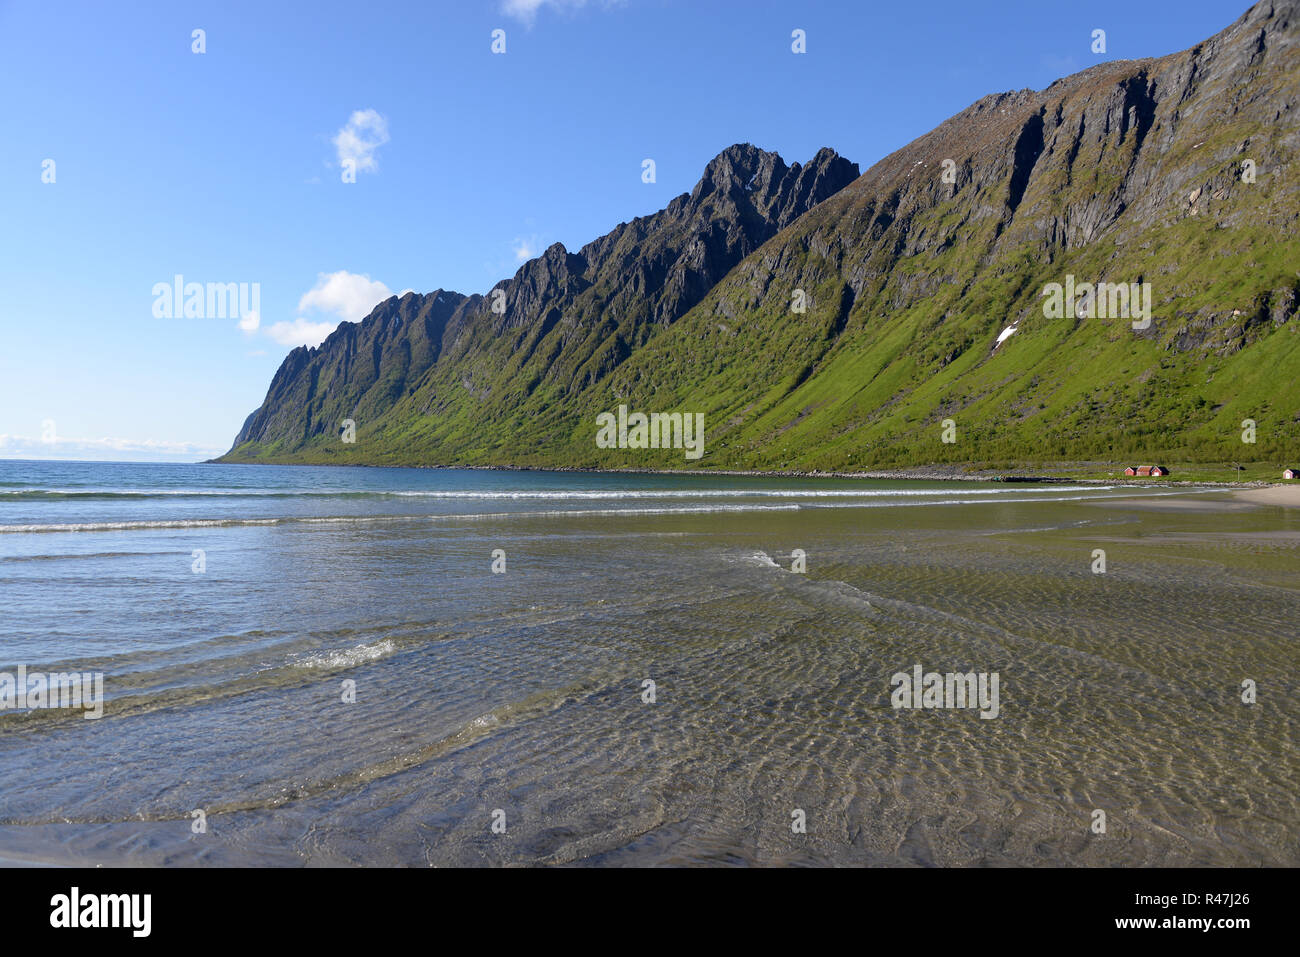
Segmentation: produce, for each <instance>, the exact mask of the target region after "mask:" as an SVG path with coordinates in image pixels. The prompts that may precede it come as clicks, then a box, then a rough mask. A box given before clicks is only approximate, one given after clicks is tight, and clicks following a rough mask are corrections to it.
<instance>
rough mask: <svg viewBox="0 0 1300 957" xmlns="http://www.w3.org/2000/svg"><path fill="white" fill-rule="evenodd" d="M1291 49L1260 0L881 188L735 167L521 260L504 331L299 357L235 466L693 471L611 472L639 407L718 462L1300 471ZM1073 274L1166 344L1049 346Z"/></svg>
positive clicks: (461, 323)
mask: <svg viewBox="0 0 1300 957" xmlns="http://www.w3.org/2000/svg"><path fill="white" fill-rule="evenodd" d="M1298 30H1300V17H1298V16H1297V2H1296V0H1285V2H1281V0H1279V2H1269V0H1265V2H1262V3H1258V4H1256V5H1255V6H1253V7H1252V8H1250V10H1248V11H1246V13H1245V14H1243V15H1242V16H1241V17H1240V18H1238V19H1237V20H1236V21H1235V22H1234V23H1233V24H1231V25H1230V26H1229V27H1227V28H1225V29H1224V30H1223V31H1220V33H1218V34H1216V35H1215V36H1214V37H1211V38H1209V39H1208V40H1206V41H1203V42H1202V43H1199V44H1197V45H1195V46H1194V47H1192V48H1189V49H1188V50H1185V51H1181V52H1179V53H1175V54H1170V55H1168V56H1164V57H1154V58H1145V59H1137V60H1123V61H1108V62H1106V63H1102V64H1098V65H1097V66H1094V67H1091V68H1089V69H1088V70H1085V71H1082V72H1080V73H1076V74H1073V75H1072V76H1069V77H1065V78H1062V79H1060V80H1057V81H1055V82H1053V83H1052V84H1050V85H1049V86H1048V87H1046V88H1045V89H1043V90H1041V91H1030V90H1021V91H1017V92H1011V93H1000V94H990V95H988V96H985V97H981V98H980V99H978V100H976V101H975V102H974V103H972V104H971V105H970V106H968V107H967V108H966V109H965V110H963V111H961V112H959V113H957V114H955V115H954V116H953V117H950V118H949V119H948V120H945V121H944V122H943V123H941V124H939V125H938V126H937V127H935V129H934V130H931V131H930V132H929V133H926V134H923V135H922V136H921V137H918V138H917V139H916V140H914V141H913V142H912V143H909V144H907V145H906V146H904V147H902V148H900V149H899V150H896V151H894V152H893V153H891V154H889V155H888V156H886V157H884V158H882V159H881V160H880V161H879V162H877V163H875V164H874V165H873V166H871V168H869V169H868V170H867V171H866V172H865V173H863V174H862V175H861V176H858V175H856V173H857V167H856V164H848V166H845V165H844V164H847V161H846V160H843V159H842V158H841V157H838V156H837V155H836V154H834V153H833V151H829V150H823V151H820V152H819V153H818V154H817V156H815V157H814V159H813V160H812V161H810V162H809V163H808V164H806V165H805V166H802V167H801V166H800V165H799V164H794V165H792V166H789V167H786V166H785V163H784V161H783V160H781V158H780V157H779V156H777V155H776V154H774V153H767V152H766V151H762V150H758V149H757V148H756V147H753V146H750V145H749V144H737V145H736V146H733V147H729V148H728V149H727V150H724V151H722V153H720V154H719V155H718V156H717V157H715V158H714V160H712V161H711V162H710V163H709V164H708V166H706V169H705V173H704V175H703V176H702V177H701V179H700V181H699V183H697V185H696V187H695V188H694V189H693V190H692V191H691V193H684V194H681V195H680V196H678V197H676V198H674V199H673V200H672V201H671V202H670V203H669V204H668V206H667V207H665V209H664V210H661V211H660V212H659V213H655V214H652V215H651V216H649V217H639V218H638V219H634V220H633V221H632V222H631V223H622V224H619V225H618V226H617V227H615V228H614V229H613V230H611V231H610V232H609V233H607V234H606V235H605V236H603V237H600V238H599V239H597V240H593V241H592V242H591V243H588V244H587V245H585V246H583V247H582V249H581V250H579V251H578V253H570V252H568V251H567V250H566V249H564V247H563V246H561V245H559V244H555V245H553V246H552V247H550V248H549V249H548V250H546V251H545V252H544V253H543V254H542V256H540V257H538V258H537V259H535V260H532V261H530V262H529V263H526V264H524V266H522V267H521V268H520V270H519V271H518V272H517V273H516V274H515V277H514V278H513V279H511V280H506V281H504V282H503V283H499V284H498V286H497V287H496V289H497V290H501V291H502V293H503V294H504V300H505V313H504V315H501V316H496V317H495V318H494V317H493V314H492V313H491V311H490V301H491V300H490V296H491V294H489V297H482V296H469V297H460V298H459V299H456V300H455V302H454V304H452V305H451V308H450V310H449V311H447V310H443V311H446V312H447V314H446V316H445V318H443V311H439V310H437V309H435V308H434V304H431V303H430V302H429V298H430V297H435V296H436V297H444V296H446V297H456V296H459V294H454V293H448V292H446V291H443V290H438V291H435V293H431V294H429V296H425V297H419V296H418V295H417V294H408V295H407V296H406V297H402V298H401V299H397V298H396V297H394V298H393V299H389V300H386V301H385V302H384V303H380V304H379V305H378V306H377V307H376V308H375V310H374V311H373V312H372V313H371V315H370V316H369V317H367V318H366V320H364V321H363V322H362V323H360V324H344V326H348V327H351V328H350V331H345V328H344V326H340V328H339V330H336V331H335V332H334V333H332V334H331V336H330V337H329V338H328V339H327V340H326V341H325V343H323V344H322V346H321V347H320V349H319V350H317V351H305V352H300V350H294V352H292V353H290V355H289V357H287V358H286V360H285V362H284V364H283V365H282V366H281V368H280V370H279V371H278V372H277V373H276V376H275V378H274V379H273V381H272V385H271V388H270V389H269V390H268V396H267V400H266V401H265V402H264V403H263V405H262V407H261V408H259V409H258V410H257V411H255V412H254V413H253V414H252V415H251V416H250V417H249V419H248V420H247V421H246V423H245V425H244V428H243V429H241V431H240V434H239V436H238V437H237V440H236V442H235V445H234V447H233V448H232V450H231V452H230V453H227V455H226V456H224V457H223V459H222V460H223V461H314V462H358V463H370V464H440V465H454V464H474V465H493V464H495V465H535V466H540V465H557V464H559V465H576V466H584V467H647V468H674V467H684V466H685V464H686V463H684V462H682V461H681V460H680V459H674V458H672V457H671V456H670V454H667V453H660V452H656V453H653V454H652V453H650V452H643V453H640V454H637V453H635V452H633V453H629V451H628V450H601V449H598V448H597V447H596V446H595V444H594V442H593V440H592V436H593V434H594V426H593V425H592V424H591V423H592V422H593V417H594V415H595V414H597V413H598V412H600V411H605V410H608V409H611V408H613V407H614V406H616V405H617V404H620V403H631V404H632V405H634V406H635V407H638V408H645V409H647V410H663V411H668V410H669V409H670V408H692V409H699V410H701V411H704V412H705V413H706V414H707V415H708V421H709V425H708V450H709V451H708V453H707V454H706V455H705V457H704V459H702V460H701V461H700V462H699V463H696V464H697V465H699V466H705V467H708V466H713V467H721V468H790V467H797V468H805V469H812V468H819V469H824V470H842V469H852V468H868V467H882V466H896V465H899V464H919V463H923V462H951V461H975V460H980V461H1016V460H1022V459H1024V458H1025V457H1026V456H1028V455H1035V456H1037V457H1040V458H1052V457H1081V456H1103V457H1118V456H1122V455H1133V454H1149V455H1163V456H1167V457H1178V458H1181V459H1182V460H1185V461H1194V460H1204V461H1222V460H1225V459H1229V458H1232V457H1242V456H1244V455H1246V454H1248V453H1247V450H1243V449H1242V448H1241V443H1240V441H1237V439H1238V435H1237V433H1238V432H1240V426H1239V425H1238V424H1237V423H1239V422H1240V421H1242V420H1243V419H1245V418H1250V419H1252V420H1254V421H1257V422H1258V423H1259V424H1260V428H1259V433H1260V435H1259V441H1258V443H1257V445H1256V447H1255V448H1254V449H1252V450H1249V452H1250V453H1254V454H1257V455H1279V454H1287V455H1293V454H1295V452H1296V451H1297V450H1298V449H1300V425H1298V424H1297V421H1296V417H1295V416H1294V413H1295V410H1296V406H1297V404H1300V402H1297V399H1300V394H1298V393H1297V391H1296V390H1297V386H1296V385H1295V384H1294V383H1295V381H1296V375H1295V373H1296V372H1300V337H1297V336H1296V333H1295V330H1296V328H1297V326H1300V324H1297V323H1295V322H1293V321H1292V320H1293V318H1294V317H1295V314H1296V305H1297V301H1298V300H1300V274H1298V273H1296V271H1295V268H1294V266H1295V263H1297V262H1300V248H1297V245H1296V240H1295V239H1294V238H1293V237H1294V235H1295V226H1296V223H1297V219H1298V218H1300V196H1298V195H1297V190H1296V188H1295V186H1294V185H1291V184H1290V183H1289V182H1288V181H1289V180H1291V179H1292V178H1293V177H1291V176H1290V175H1288V171H1289V170H1290V169H1291V164H1290V162H1289V158H1290V156H1292V155H1294V151H1295V147H1296V146H1298V145H1300V129H1298V128H1300V124H1298V123H1297V119H1296V118H1297V113H1296V110H1295V105H1296V103H1297V99H1300V62H1298V57H1300V53H1298V50H1300V47H1298V45H1297V31H1298ZM945 160H948V161H950V163H951V167H946V166H945V164H944V161H945ZM1246 160H1250V161H1251V162H1252V163H1254V164H1255V166H1256V167H1257V168H1258V170H1259V175H1258V179H1257V180H1256V181H1255V182H1251V183H1247V182H1245V180H1244V176H1243V172H1242V169H1243V167H1242V163H1243V162H1244V161H1246ZM849 167H851V170H852V172H853V174H854V175H853V176H852V177H849V176H848V173H849V171H850V170H849ZM945 170H947V171H949V172H950V178H951V180H952V181H951V182H946V181H945V177H944V176H943V175H941V174H942V172H943V171H945ZM751 187H752V188H751ZM752 193H757V195H756V196H752V195H750V194H752ZM1198 257H1200V258H1199V259H1198ZM1200 262H1208V263H1212V268H1211V269H1208V270H1206V269H1199V270H1198V268H1197V266H1198V263H1200ZM593 264H594V265H593ZM1071 270H1072V272H1071ZM1067 274H1068V275H1071V276H1074V275H1076V274H1077V275H1078V276H1079V277H1086V278H1087V279H1088V281H1092V282H1099V281H1112V282H1116V281H1121V280H1122V281H1124V282H1131V281H1149V282H1150V284H1151V286H1152V288H1153V289H1154V290H1155V294H1156V295H1155V298H1156V303H1157V305H1156V309H1155V315H1154V316H1153V317H1152V321H1151V323H1150V326H1149V328H1147V329H1144V330H1140V331H1139V330H1130V329H1124V328H1121V327H1120V326H1119V325H1117V324H1114V323H1111V324H1109V325H1104V324H1103V323H1102V321H1099V320H1089V319H1075V320H1073V321H1071V320H1054V321H1053V322H1052V323H1049V322H1046V321H1044V320H1043V319H1042V318H1041V317H1040V315H1039V314H1040V313H1041V302H1040V290H1041V289H1042V288H1043V287H1044V285H1045V284H1046V283H1049V282H1060V281H1061V280H1062V279H1063V277H1064V276H1065V275H1067ZM796 290H798V291H800V292H802V293H803V295H804V298H805V300H806V309H805V311H803V312H793V311H792V310H791V308H790V306H791V297H792V296H793V294H794V293H795V291H796ZM494 291H495V290H494ZM440 301H441V300H440ZM445 305H446V303H444V306H445ZM367 324H369V325H367ZM1012 327H1014V331H1013V332H1012V333H1011V334H1010V335H1009V337H1006V338H1004V339H1003V340H1000V341H997V342H996V343H995V342H994V340H995V337H997V336H998V335H999V334H1000V332H1003V331H1005V329H1006V328H1012ZM362 329H364V330H366V334H365V336H363V337H361V339H358V338H357V336H358V330H362ZM401 330H408V332H406V333H401ZM399 333H401V334H399ZM336 337H338V338H337V339H336ZM434 338H437V343H436V344H435V343H434V341H433V340H434ZM362 340H364V341H362ZM408 340H409V341H408ZM361 352H365V353H367V356H368V360H367V359H366V357H362V358H357V356H358V355H359V354H360V353H361ZM1243 354H1244V355H1245V356H1246V358H1247V359H1249V361H1243V360H1242V356H1243ZM1270 367H1271V368H1272V369H1273V370H1275V376H1274V377H1273V378H1272V379H1271V380H1270V379H1269V378H1268V377H1266V376H1264V372H1266V371H1267V370H1268V369H1269V368H1270ZM345 372H346V374H344V373H345ZM1216 383H1217V384H1216ZM343 418H352V419H354V421H355V422H356V424H357V442H356V443H355V444H344V443H342V442H340V441H339V439H338V432H337V430H338V428H339V422H340V421H341V419H343ZM948 419H952V420H953V421H954V423H956V424H957V426H958V431H957V435H958V436H959V439H958V440H957V441H955V442H952V443H944V442H941V440H940V428H939V426H940V424H941V423H942V422H943V421H945V420H948ZM1234 441H1236V444H1235V445H1234Z"/></svg>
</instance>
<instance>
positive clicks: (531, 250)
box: [511, 235, 542, 263]
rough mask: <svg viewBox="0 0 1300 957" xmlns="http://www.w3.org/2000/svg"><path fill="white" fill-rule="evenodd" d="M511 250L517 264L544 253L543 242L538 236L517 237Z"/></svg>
mask: <svg viewBox="0 0 1300 957" xmlns="http://www.w3.org/2000/svg"><path fill="white" fill-rule="evenodd" d="M511 248H512V249H513V250H514V254H515V262H517V263H521V262H526V261H527V260H529V259H533V258H535V257H536V256H537V255H538V254H539V253H540V252H541V251H542V240H541V238H540V237H538V236H536V235H532V236H516V237H515V241H514V242H513V243H512V244H511Z"/></svg>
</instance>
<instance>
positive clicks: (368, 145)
mask: <svg viewBox="0 0 1300 957" xmlns="http://www.w3.org/2000/svg"><path fill="white" fill-rule="evenodd" d="M387 142H388V121H387V120H386V119H384V118H383V117H382V116H380V115H379V113H378V111H376V110H354V111H353V112H352V115H351V116H350V117H348V121H347V123H346V124H345V125H344V127H343V129H341V130H339V131H338V132H337V133H336V134H335V135H334V148H335V149H336V150H337V151H338V160H339V166H344V165H345V164H348V163H349V162H350V163H353V164H355V168H356V170H357V172H363V171H367V172H373V171H374V170H377V169H378V168H379V161H378V160H377V159H376V158H375V150H377V149H379V147H381V146H383V145H384V144H385V143H387Z"/></svg>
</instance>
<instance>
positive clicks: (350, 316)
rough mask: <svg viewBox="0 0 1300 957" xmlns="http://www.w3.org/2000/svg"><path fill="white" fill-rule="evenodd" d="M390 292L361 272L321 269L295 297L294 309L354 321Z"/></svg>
mask: <svg viewBox="0 0 1300 957" xmlns="http://www.w3.org/2000/svg"><path fill="white" fill-rule="evenodd" d="M392 294H393V291H392V290H391V289H389V288H388V287H387V286H385V285H384V284H383V283H382V282H379V281H378V280H377V279H371V278H370V277H369V276H368V275H365V274H361V273H354V272H348V271H347V270H346V269H340V270H339V271H338V272H331V273H323V272H322V273H317V274H316V285H314V286H312V287H311V289H309V290H307V292H305V293H303V296H302V298H301V299H299V300H298V311H299V312H326V313H332V314H333V315H335V316H338V318H339V319H342V320H347V321H348V322H357V321H359V320H361V319H364V318H365V317H366V316H367V315H369V314H370V310H371V309H373V308H375V306H377V305H379V303H381V302H383V301H384V300H385V299H387V298H388V297H389V296H391V295H392ZM277 325H278V323H277Z"/></svg>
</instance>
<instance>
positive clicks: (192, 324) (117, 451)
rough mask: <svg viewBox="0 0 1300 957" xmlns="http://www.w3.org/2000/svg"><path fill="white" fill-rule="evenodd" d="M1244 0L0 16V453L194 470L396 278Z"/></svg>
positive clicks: (1168, 34)
mask: <svg viewBox="0 0 1300 957" xmlns="http://www.w3.org/2000/svg"><path fill="white" fill-rule="evenodd" d="M1247 7H1248V3H1246V2H1245V0H1231V2H1229V0H1141V2H1139V3H1134V2H1132V0H1122V2H1112V0H1096V2H1089V3H1076V2H1064V0H1029V2H1022V0H1006V2H991V3H978V4H977V3H969V2H966V0H961V2H954V0H925V2H905V3H882V2H874V0H835V2H832V0H826V2H818V0H748V2H743V0H716V2H714V0H456V2H452V0H423V2H410V3H398V2H382V0H375V2H370V3H354V2H334V0H313V2H311V3H305V2H294V3H291V2H273V0H257V2H242V0H222V2H216V3H188V2H177V0H171V2H151V0H135V2H131V3H128V4H107V3H102V2H85V3H64V2H59V0H0V117H3V123H4V124H6V125H5V126H4V129H3V132H0V458H42V459H45V458H73V459H98V460H116V461H125V460H153V461H198V460H201V459H205V458H209V457H212V456H214V455H217V454H220V453H221V452H224V451H225V450H226V449H228V448H229V446H230V444H231V442H232V440H233V439H234V437H235V434H236V433H237V432H238V430H239V427H240V426H241V425H242V423H243V421H244V419H245V417H246V416H247V415H248V414H249V413H250V412H252V411H253V410H254V409H255V408H257V407H258V406H259V405H260V404H261V402H262V399H263V398H264V396H265V394H266V389H267V386H268V385H269V384H270V381H271V378H272V376H273V375H274V374H275V371H276V369H277V368H278V367H279V365H280V363H281V361H282V360H283V359H284V357H285V355H287V354H288V352H289V351H290V350H291V349H292V348H293V347H294V346H296V345H299V344H307V345H314V344H316V343H318V342H320V341H321V340H322V339H323V338H324V336H325V335H326V334H328V332H329V331H330V330H332V329H333V328H334V327H335V326H336V325H337V324H338V323H339V322H341V321H358V320H360V319H362V318H363V317H364V316H365V315H366V314H367V313H368V312H369V311H370V309H371V308H372V307H373V306H374V305H376V304H377V303H379V302H381V301H382V300H383V299H385V298H387V297H388V296H389V295H393V294H400V293H402V292H404V291H406V290H410V289H413V290H416V291H418V292H430V291H432V290H434V289H438V288H444V289H453V290H456V291H458V292H461V293H465V294H471V293H476V292H477V293H486V292H488V291H489V290H490V289H491V288H492V287H493V286H494V285H495V284H496V283H497V282H499V281H500V280H502V279H505V278H508V277H509V276H512V275H513V274H514V273H515V271H516V270H517V269H518V268H519V266H520V265H521V264H522V263H523V262H524V261H525V260H527V259H528V258H530V257H532V256H534V255H537V254H539V253H540V252H541V251H542V250H544V249H545V248H546V247H547V246H548V245H550V244H551V243H554V242H557V241H558V242H562V243H564V245H565V246H566V247H567V248H569V249H572V250H576V249H578V248H579V247H581V246H582V245H584V244H586V243H587V242H589V241H591V240H593V239H595V238H597V237H598V236H600V235H602V234H604V233H606V232H608V231H609V230H610V229H611V228H613V227H614V226H616V225H617V224H618V223H620V222H626V221H628V220H630V219H632V218H633V217H636V216H643V215H647V214H649V213H653V212H654V211H656V210H658V209H661V208H662V207H664V206H665V205H666V204H667V203H668V202H669V201H670V200H671V199H672V198H673V197H674V196H677V195H678V194H680V193H684V192H688V191H689V190H690V189H691V188H692V187H693V186H694V184H695V182H696V181H697V180H698V179H699V177H700V174H701V173H702V171H703V169H704V167H705V165H706V164H707V163H708V161H709V160H710V159H711V158H712V157H714V156H715V155H716V154H717V153H719V152H720V151H721V150H723V149H725V148H726V147H727V146H729V145H731V144H733V143H744V142H749V143H753V144H755V145H756V146H759V147H762V148H764V149H769V150H775V151H776V152H778V153H780V154H781V156H782V157H783V158H784V159H785V160H786V162H788V163H793V162H805V161H807V160H808V159H809V158H811V157H812V156H813V154H814V153H816V151H817V150H818V149H819V148H821V147H823V146H829V147H831V148H833V149H835V150H836V151H837V152H839V153H840V154H841V155H843V156H846V157H848V158H849V159H851V160H853V161H854V162H857V163H858V164H859V166H860V167H861V168H862V169H863V170H864V171H865V170H866V169H868V168H869V167H870V166H871V165H872V164H873V163H875V162H876V161H877V160H879V159H881V158H882V157H884V156H886V155H888V154H889V153H891V152H893V151H894V150H896V149H898V148H900V147H902V146H904V145H906V144H907V143H908V142H910V141H911V140H913V139H915V138H916V137H917V136H920V135H921V134H923V133H925V132H927V131H928V130H930V129H932V128H933V127H935V126H936V125H938V124H939V123H940V122H942V121H943V120H944V119H946V118H947V117H949V116H951V115H952V114H954V113H957V112H960V111H961V110H962V109H964V108H965V107H967V106H968V105H970V104H971V103H972V102H974V101H975V100H978V99H979V98H981V97H982V96H985V95H987V94H989V93H995V92H1001V91H1005V90H1018V89H1024V88H1032V89H1042V88H1043V87H1045V86H1047V85H1048V84H1050V83H1051V82H1052V81H1053V80H1055V79H1057V78H1059V77H1061V76H1065V75H1068V74H1070V73H1073V72H1076V71H1078V70H1081V69H1085V68H1087V67H1089V66H1092V65H1094V64H1096V63H1098V62H1102V61H1104V60H1110V59H1129V58H1137V57H1146V56H1161V55H1164V54H1167V53H1172V52H1175V51H1178V50H1183V49H1186V48H1188V47H1190V46H1193V45H1194V44H1196V43H1197V42H1199V41H1200V40H1203V39H1205V38H1207V37H1209V36H1210V35H1211V34H1213V33H1216V32H1218V31H1219V30H1221V29H1222V28H1224V27H1226V26H1227V25H1228V24H1230V23H1231V22H1232V21H1233V20H1235V19H1236V18H1237V17H1239V16H1240V15H1241V14H1242V13H1243V12H1245V10H1246V9H1247ZM1096 30H1104V31H1105V51H1104V52H1100V51H1094V47H1096V46H1097V40H1096V39H1095V38H1094V35H1093V34H1094V31H1096ZM196 31H202V32H201V33H196ZM494 31H503V34H494ZM795 31H802V45H803V47H804V52H801V53H797V52H795V49H794V47H795V46H797V45H798V40H797V39H796V38H795V36H794V33H795ZM494 36H495V39H494ZM494 45H495V46H496V47H497V49H498V50H500V49H501V48H502V47H504V52H494V50H493V47H494ZM200 51H201V52H200ZM647 159H651V160H653V161H654V172H655V176H654V182H652V183H648V182H645V181H644V177H643V169H644V165H643V164H644V161H645V160H647ZM178 276H179V277H182V278H181V280H180V283H181V294H180V296H179V297H178V296H177V295H176V294H175V293H173V292H170V291H164V290H170V289H172V288H173V286H174V285H175V284H176V282H177V278H176V277H178ZM191 283H197V284H199V285H198V290H199V292H200V293H201V294H200V295H199V296H193V297H192V296H191V293H192V292H193V291H194V290H193V288H191V289H186V288H185V286H186V285H187V284H191ZM209 284H212V286H215V287H216V289H215V292H217V293H222V294H228V293H230V292H236V291H239V292H242V293H243V294H244V298H243V300H242V302H241V301H238V300H236V302H235V303H232V307H231V308H230V309H228V310H223V309H220V308H218V307H219V306H220V305H222V304H223V303H222V302H220V301H218V300H220V298H221V296H220V295H217V296H216V297H215V298H214V299H213V300H212V301H211V302H209V301H208V295H207V294H208V293H209V292H213V291H214V290H213V289H212V288H210V286H209ZM217 284H220V285H217ZM226 284H235V285H231V286H227V285H226ZM223 291H224V293H223ZM187 299H190V300H191V302H190V306H191V308H190V309H189V311H188V314H187V310H186V309H185V301H186V300H187ZM178 305H179V306H180V307H181V308H179V309H178V308H176V306H178Z"/></svg>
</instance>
